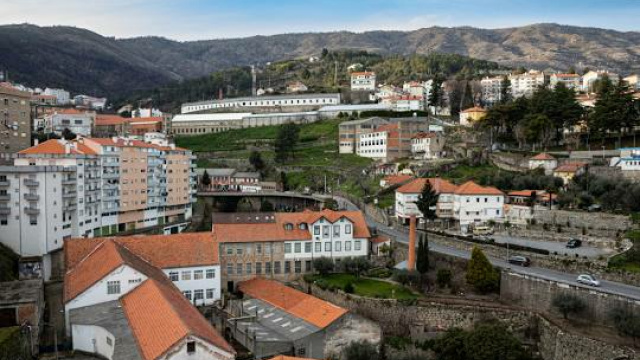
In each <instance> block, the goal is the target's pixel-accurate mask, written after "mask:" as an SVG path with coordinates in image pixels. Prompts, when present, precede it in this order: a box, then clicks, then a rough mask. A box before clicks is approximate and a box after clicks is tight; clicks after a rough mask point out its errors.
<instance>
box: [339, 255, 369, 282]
mask: <svg viewBox="0 0 640 360" xmlns="http://www.w3.org/2000/svg"><path fill="white" fill-rule="evenodd" d="M342 266H343V269H344V272H346V273H349V274H354V275H355V276H356V277H360V275H362V274H364V273H366V272H367V271H369V269H371V263H370V262H369V260H368V259H367V258H365V257H362V256H358V257H348V258H346V259H343V260H342Z"/></svg>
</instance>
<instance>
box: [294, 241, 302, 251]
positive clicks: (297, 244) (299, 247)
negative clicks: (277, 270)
mask: <svg viewBox="0 0 640 360" xmlns="http://www.w3.org/2000/svg"><path fill="white" fill-rule="evenodd" d="M293 249H294V251H295V253H296V254H300V253H301V252H302V244H301V243H299V242H297V243H295V244H294V245H293Z"/></svg>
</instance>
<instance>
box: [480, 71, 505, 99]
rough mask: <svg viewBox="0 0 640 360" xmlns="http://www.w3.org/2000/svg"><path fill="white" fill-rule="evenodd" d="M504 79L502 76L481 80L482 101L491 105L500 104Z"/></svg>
mask: <svg viewBox="0 0 640 360" xmlns="http://www.w3.org/2000/svg"><path fill="white" fill-rule="evenodd" d="M503 80H504V79H503V78H502V77H500V76H495V77H485V78H484V79H482V80H480V86H481V87H482V100H483V101H484V102H485V103H487V104H489V105H491V104H495V103H498V102H500V101H501V100H502V93H501V92H500V90H501V89H502V81H503Z"/></svg>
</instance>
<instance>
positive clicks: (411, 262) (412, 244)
mask: <svg viewBox="0 0 640 360" xmlns="http://www.w3.org/2000/svg"><path fill="white" fill-rule="evenodd" d="M407 269H408V270H409V271H411V270H415V269H416V216H415V215H411V217H410V218H409V259H408V260H407Z"/></svg>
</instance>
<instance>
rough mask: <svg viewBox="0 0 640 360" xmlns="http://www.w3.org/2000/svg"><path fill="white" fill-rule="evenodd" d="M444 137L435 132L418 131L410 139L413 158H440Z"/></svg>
mask: <svg viewBox="0 0 640 360" xmlns="http://www.w3.org/2000/svg"><path fill="white" fill-rule="evenodd" d="M444 143H445V139H444V136H442V135H440V134H439V133H436V132H419V133H417V134H416V135H414V137H413V138H412V139H411V154H412V155H413V158H414V159H421V160H424V159H426V160H430V159H440V158H441V157H442V155H443V148H444Z"/></svg>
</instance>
